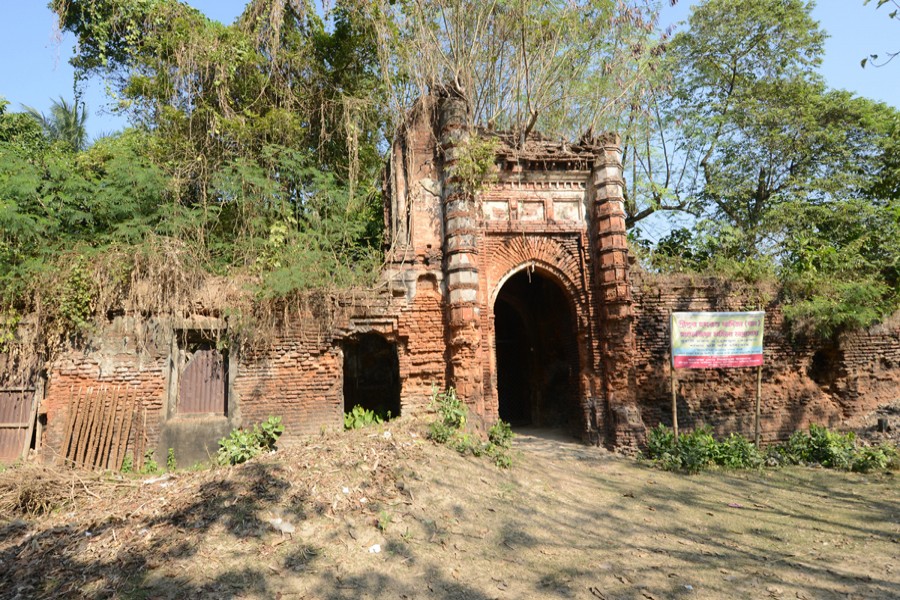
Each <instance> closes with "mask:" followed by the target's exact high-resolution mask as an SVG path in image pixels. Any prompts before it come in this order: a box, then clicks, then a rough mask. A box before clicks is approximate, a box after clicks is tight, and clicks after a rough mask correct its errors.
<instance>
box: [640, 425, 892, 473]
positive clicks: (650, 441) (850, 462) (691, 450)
mask: <svg viewBox="0 0 900 600" xmlns="http://www.w3.org/2000/svg"><path fill="white" fill-rule="evenodd" d="M646 457H647V458H649V459H651V460H653V461H654V462H655V463H656V465H657V466H659V467H660V468H662V469H665V470H667V471H684V472H687V473H697V472H699V471H701V470H703V469H705V468H707V467H709V466H711V465H713V464H715V465H718V466H720V467H724V468H727V469H749V468H758V467H761V466H763V465H764V464H769V465H770V466H776V465H781V464H788V465H821V466H823V467H827V468H831V469H844V470H852V471H858V472H861V473H865V472H868V471H873V470H882V469H892V468H898V467H900V452H898V451H897V449H896V448H895V447H893V446H891V445H888V444H882V445H881V446H876V447H871V448H865V447H864V448H860V447H858V446H857V444H856V436H855V435H854V434H853V433H838V432H834V431H828V429H827V428H825V427H822V426H821V425H810V427H809V432H808V433H807V432H804V431H797V432H795V433H794V434H793V435H791V437H790V438H789V439H788V441H787V442H785V443H784V444H779V445H777V446H773V447H771V448H769V450H768V452H767V453H766V454H763V453H762V452H760V451H759V449H757V448H756V446H754V445H753V444H752V443H751V442H750V440H748V439H747V438H745V437H744V436H742V435H738V434H735V433H732V434H729V436H728V437H727V438H725V439H724V440H722V441H716V440H715V438H713V436H712V432H711V431H710V429H709V427H700V428H699V429H697V430H695V431H692V432H688V433H684V434H682V435H680V436H679V437H678V440H677V441H676V440H675V434H674V433H673V432H672V430H671V429H669V428H668V427H666V426H665V425H658V426H657V427H654V428H652V429H651V430H650V431H649V432H648V434H647V450H646Z"/></svg>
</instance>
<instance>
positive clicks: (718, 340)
mask: <svg viewBox="0 0 900 600" xmlns="http://www.w3.org/2000/svg"><path fill="white" fill-rule="evenodd" d="M765 317H766V313H765V312H764V311H752V312H673V313H672V315H671V319H670V323H671V324H670V330H671V336H672V340H671V341H672V425H673V430H674V431H675V436H676V439H677V436H678V415H677V407H676V398H675V369H722V368H734V367H756V368H757V370H756V410H755V413H756V416H755V423H754V432H755V441H756V445H757V447H758V446H759V437H760V424H759V415H760V396H761V395H762V364H763V328H764V325H765Z"/></svg>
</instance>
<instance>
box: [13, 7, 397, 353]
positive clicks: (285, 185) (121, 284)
mask: <svg viewBox="0 0 900 600" xmlns="http://www.w3.org/2000/svg"><path fill="white" fill-rule="evenodd" d="M52 6H53V8H54V10H55V11H56V12H57V14H58V16H59V18H60V26H61V28H62V29H63V30H65V31H67V32H69V33H72V34H73V35H75V37H76V38H77V39H78V51H77V55H76V57H75V59H74V61H73V62H74V64H75V66H76V69H77V78H78V80H79V81H80V80H81V79H83V78H86V77H89V76H93V75H99V76H101V77H104V78H106V81H107V82H110V85H112V86H113V88H114V89H113V93H114V95H115V98H116V101H117V102H118V103H119V104H118V109H119V110H120V111H121V112H123V113H126V114H127V115H128V116H129V117H130V119H131V122H132V123H133V124H134V126H135V127H134V128H130V129H127V130H125V131H124V132H121V133H119V134H116V135H112V136H107V137H104V138H101V139H99V140H97V141H96V142H95V143H94V144H93V145H92V146H90V147H88V148H86V144H85V142H84V135H83V129H84V115H85V110H84V107H83V105H81V104H80V103H76V104H70V103H68V102H66V101H63V100H60V101H59V102H56V103H55V104H54V106H53V109H52V110H51V113H50V114H49V115H46V116H45V115H41V114H39V113H37V111H32V112H33V113H35V114H32V115H29V114H26V113H22V114H16V113H10V112H9V111H8V102H6V101H5V100H2V99H0V314H10V313H11V312H12V311H15V312H16V313H17V314H26V313H29V312H34V311H36V310H37V309H38V308H40V317H41V319H42V320H43V321H42V322H41V323H39V324H38V329H39V330H40V331H41V332H46V333H47V335H46V336H45V337H46V338H47V339H58V337H59V336H56V335H53V334H55V333H58V332H61V331H65V330H68V329H70V328H72V327H78V328H82V329H83V328H84V327H85V326H86V325H87V324H88V323H89V322H90V321H91V320H92V319H93V318H95V317H96V316H98V315H104V314H106V313H107V312H109V311H112V310H116V309H121V308H122V306H123V305H124V303H125V301H126V300H127V299H128V298H129V295H130V294H133V293H135V290H134V286H133V284H135V283H149V284H150V285H149V287H150V289H153V290H158V293H156V294H144V297H142V298H141V309H142V310H144V311H147V312H151V313H153V312H155V313H164V312H178V311H180V310H185V309H186V308H187V306H186V305H185V304H186V302H187V298H188V297H189V296H190V294H191V293H192V290H195V289H196V288H197V287H198V286H197V284H198V283H199V282H200V281H201V280H202V279H203V278H204V277H209V276H223V277H228V278H229V279H231V280H232V281H235V282H238V285H239V286H240V287H241V288H242V289H241V291H242V292H243V293H244V297H245V298H246V299H247V300H248V301H249V300H251V299H255V300H258V301H260V302H261V303H264V302H266V301H269V300H272V299H280V298H283V297H286V296H290V295H292V294H294V293H295V292H296V291H298V290H306V289H310V288H316V287H346V286H349V285H354V284H367V283H370V282H371V281H372V280H373V277H374V274H376V273H377V271H378V269H377V266H378V265H379V264H380V262H381V257H380V255H379V253H380V244H381V232H380V227H381V223H382V219H381V212H380V211H381V207H380V182H379V180H378V174H379V170H380V166H381V163H382V157H383V148H384V147H385V139H386V138H385V134H384V131H383V128H382V127H383V123H384V118H385V117H384V113H383V112H382V110H381V109H382V108H383V104H382V102H383V100H384V90H383V87H382V84H381V83H380V77H379V69H378V68H377V52H376V51H375V48H374V41H373V36H374V32H373V31H372V29H371V24H370V23H369V22H368V21H366V20H365V19H362V18H361V17H360V15H358V14H356V13H355V12H353V11H349V10H348V9H347V8H346V6H345V5H344V4H341V5H340V6H333V7H329V8H328V10H326V11H324V12H321V11H316V10H313V9H312V8H310V7H307V6H306V5H305V4H304V3H293V2H291V3H288V2H280V3H277V2H276V3H252V4H251V5H249V6H248V7H247V14H246V15H245V16H244V17H243V18H241V19H239V20H238V22H237V23H235V24H234V25H229V26H225V25H222V24H220V23H217V22H214V21H210V20H208V19H206V18H204V17H203V15H202V14H201V13H199V12H198V11H196V10H195V9H192V8H190V7H189V6H187V5H186V4H183V3H180V2H169V1H163V0H66V1H59V2H53V3H52ZM307 8H309V10H306V9H307ZM42 126H43V128H42ZM54 140H63V141H54ZM160 249H166V251H168V252H169V253H170V254H167V252H165V251H164V252H160ZM176 253H177V254H178V255H179V258H180V260H172V258H173V257H172V256H171V254H176ZM157 263H165V268H162V266H161V265H160V264H157ZM73 265H74V267H73ZM88 266H90V268H87V267H88ZM145 287H146V286H145ZM131 299H132V300H134V298H131Z"/></svg>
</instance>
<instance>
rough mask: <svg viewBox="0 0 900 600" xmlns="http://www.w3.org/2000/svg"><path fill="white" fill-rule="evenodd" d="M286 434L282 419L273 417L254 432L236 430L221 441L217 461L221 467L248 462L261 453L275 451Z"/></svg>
mask: <svg viewBox="0 0 900 600" xmlns="http://www.w3.org/2000/svg"><path fill="white" fill-rule="evenodd" d="M282 433H284V425H283V424H282V423H281V417H272V416H270V417H269V418H268V419H266V420H265V421H263V422H262V423H261V424H256V425H254V426H253V429H252V430H244V429H235V430H233V431H232V432H231V434H230V435H229V436H228V437H227V438H222V439H221V440H219V451H218V452H217V453H216V461H217V462H218V463H219V464H220V465H237V464H240V463H243V462H247V461H248V460H250V459H251V458H253V457H254V456H257V455H258V454H260V453H261V452H264V451H268V450H274V449H275V443H276V442H277V441H278V438H279V437H281V434H282Z"/></svg>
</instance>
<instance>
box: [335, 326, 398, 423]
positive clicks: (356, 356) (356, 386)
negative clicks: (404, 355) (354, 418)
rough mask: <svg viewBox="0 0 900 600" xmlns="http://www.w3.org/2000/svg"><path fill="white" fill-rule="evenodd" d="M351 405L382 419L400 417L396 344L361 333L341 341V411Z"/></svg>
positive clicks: (376, 335) (348, 408)
mask: <svg viewBox="0 0 900 600" xmlns="http://www.w3.org/2000/svg"><path fill="white" fill-rule="evenodd" d="M354 406H361V407H363V408H364V409H366V410H371V411H374V412H375V413H376V414H377V415H380V416H381V417H382V418H388V417H390V418H393V417H397V416H400V361H399V359H398V356H397V344H393V343H391V342H389V341H387V340H386V339H385V338H384V337H383V336H381V335H379V334H377V333H364V334H362V335H358V336H354V337H351V338H348V339H347V340H345V342H344V412H349V411H351V410H352V409H353V407H354Z"/></svg>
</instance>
